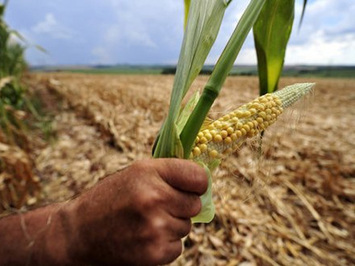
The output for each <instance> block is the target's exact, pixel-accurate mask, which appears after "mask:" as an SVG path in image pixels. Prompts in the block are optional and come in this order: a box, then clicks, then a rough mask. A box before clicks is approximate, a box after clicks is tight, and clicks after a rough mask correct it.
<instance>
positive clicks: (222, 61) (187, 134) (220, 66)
mask: <svg viewBox="0 0 355 266" xmlns="http://www.w3.org/2000/svg"><path fill="white" fill-rule="evenodd" d="M264 3H265V0H252V1H251V2H250V4H249V5H248V7H247V9H246V10H245V11H244V13H243V16H242V17H241V18H240V20H239V23H238V25H237V26H236V28H235V30H234V32H233V34H232V36H231V38H230V39H229V41H228V43H227V45H226V47H225V48H224V51H223V52H222V54H221V56H220V58H219V59H218V62H217V63H216V66H215V67H214V69H213V72H212V74H211V76H210V78H209V80H208V82H207V84H206V86H205V88H204V90H203V92H202V95H201V98H200V99H199V101H198V103H197V105H196V107H195V109H194V110H193V112H192V113H191V115H190V117H189V119H188V121H187V123H186V125H185V127H184V129H183V131H182V132H181V134H180V140H181V143H182V145H183V149H184V157H185V158H188V157H189V155H190V152H191V149H192V145H193V143H194V141H195V138H196V135H197V133H198V132H199V130H200V128H201V126H202V124H203V121H204V120H205V118H206V116H207V113H208V111H209V109H210V108H211V106H212V104H213V102H214V101H215V99H216V98H217V96H218V94H219V92H220V90H221V88H222V85H223V84H224V82H225V80H226V78H227V76H228V74H229V72H230V70H231V69H232V67H233V64H234V62H235V60H236V58H237V56H238V54H239V51H240V49H241V47H242V45H243V43H244V41H245V39H246V37H247V36H248V33H249V32H250V29H251V28H252V27H253V25H254V23H255V21H256V19H257V18H258V15H259V13H260V11H261V9H262V7H263V5H264Z"/></svg>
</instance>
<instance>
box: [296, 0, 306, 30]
mask: <svg viewBox="0 0 355 266" xmlns="http://www.w3.org/2000/svg"><path fill="white" fill-rule="evenodd" d="M306 5H307V0H303V8H302V14H301V19H300V23H299V24H298V29H300V28H301V25H302V21H303V18H304V13H305V12H306Z"/></svg>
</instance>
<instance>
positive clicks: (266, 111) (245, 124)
mask: <svg viewBox="0 0 355 266" xmlns="http://www.w3.org/2000/svg"><path fill="white" fill-rule="evenodd" d="M312 87H313V83H303V84H294V85H291V86H288V87H286V88H284V89H282V90H279V91H277V92H274V93H268V94H265V95H263V96H261V97H259V98H257V99H255V100H253V101H251V102H249V103H247V104H244V105H242V106H241V107H239V108H238V109H236V110H234V111H232V112H231V113H229V114H227V115H224V116H222V117H221V118H219V119H218V120H215V121H214V122H212V123H210V124H208V125H206V126H203V127H202V129H201V131H200V132H199V133H198V135H197V137H196V140H195V144H194V147H193V149H192V152H191V155H190V158H191V159H193V160H195V161H203V162H204V163H209V162H211V161H213V160H215V159H220V158H222V156H223V155H228V154H230V153H232V152H233V151H235V150H237V149H238V148H239V147H240V146H241V145H242V144H243V142H244V141H245V140H246V139H247V138H251V137H254V136H256V135H257V134H259V133H260V132H262V131H264V130H265V129H266V128H267V127H269V126H270V125H272V124H273V123H274V122H275V121H276V120H277V118H278V116H279V115H280V114H281V113H282V112H283V110H284V108H287V107H289V106H290V105H292V104H293V103H295V102H296V101H297V100H299V99H300V98H301V97H302V96H304V95H305V94H307V93H308V92H309V91H310V90H311V89H312Z"/></svg>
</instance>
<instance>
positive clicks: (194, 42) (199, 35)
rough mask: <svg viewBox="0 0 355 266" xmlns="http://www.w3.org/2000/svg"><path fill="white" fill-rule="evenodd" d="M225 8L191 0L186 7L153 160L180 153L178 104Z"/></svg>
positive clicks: (218, 2)
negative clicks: (169, 92)
mask: <svg viewBox="0 0 355 266" xmlns="http://www.w3.org/2000/svg"><path fill="white" fill-rule="evenodd" d="M227 6H228V4H227V2H225V1H224V0H194V1H192V2H191V4H190V8H189V14H188V22H187V26H186V30H185V33H184V40H183V43H182V47H181V51H180V57H179V61H178V65H177V68H176V75H175V79H174V84H173V91H172V94H171V99H170V108H169V113H168V117H167V119H166V121H165V123H164V125H163V128H162V130H161V131H160V132H161V134H160V136H159V139H158V141H157V145H156V147H155V150H154V152H153V154H154V157H156V158H158V157H177V154H181V142H180V138H179V136H178V134H177V129H176V123H177V119H178V115H179V113H180V108H181V103H182V100H183V98H184V96H185V95H186V92H187V91H188V89H189V88H190V85H191V83H192V82H193V81H194V79H195V78H196V77H197V75H198V74H199V73H200V71H201V69H202V67H203V65H204V62H205V60H206V58H207V55H208V54H209V52H210V50H211V48H212V45H213V43H214V41H215V40H216V37H217V34H218V31H219V28H220V26H221V23H222V19H223V16H224V12H225V10H226V8H227Z"/></svg>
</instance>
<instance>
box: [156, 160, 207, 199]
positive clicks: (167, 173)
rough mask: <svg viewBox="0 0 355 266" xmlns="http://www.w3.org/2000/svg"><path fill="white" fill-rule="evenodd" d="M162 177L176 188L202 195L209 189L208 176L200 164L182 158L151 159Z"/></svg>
mask: <svg viewBox="0 0 355 266" xmlns="http://www.w3.org/2000/svg"><path fill="white" fill-rule="evenodd" d="M151 161H152V163H153V164H154V167H155V169H156V170H157V171H158V173H159V175H160V177H161V178H162V179H163V180H164V181H165V182H167V183H168V184H169V185H170V186H172V187H174V188H175V189H178V190H182V191H185V192H190V193H196V194H197V195H202V194H203V193H205V191H206V190H207V186H208V177H207V173H206V172H205V170H204V169H203V168H202V167H201V166H199V165H198V164H196V163H194V162H191V161H188V160H181V159H155V160H151Z"/></svg>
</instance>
